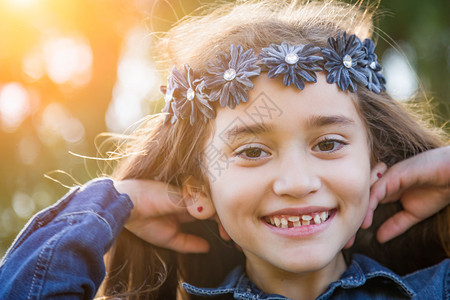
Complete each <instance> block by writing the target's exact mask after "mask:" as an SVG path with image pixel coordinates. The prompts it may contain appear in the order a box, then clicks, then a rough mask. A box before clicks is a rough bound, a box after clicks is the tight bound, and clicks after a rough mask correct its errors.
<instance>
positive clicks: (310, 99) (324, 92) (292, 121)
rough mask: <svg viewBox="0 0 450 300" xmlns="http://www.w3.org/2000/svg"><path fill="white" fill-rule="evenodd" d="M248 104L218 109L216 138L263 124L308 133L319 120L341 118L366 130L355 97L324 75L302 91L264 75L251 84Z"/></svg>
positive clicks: (321, 74) (319, 75)
mask: <svg viewBox="0 0 450 300" xmlns="http://www.w3.org/2000/svg"><path fill="white" fill-rule="evenodd" d="M253 83H254V88H253V89H252V90H250V91H249V101H248V102H247V103H241V104H239V105H237V106H236V107H235V108H234V109H229V108H220V109H218V110H217V116H216V119H215V127H216V135H217V133H218V132H223V131H224V130H227V129H230V128H231V127H233V124H234V125H241V126H242V125H244V126H245V125H248V126H250V125H254V124H265V125H273V126H274V127H278V128H284V129H292V128H304V129H306V130H308V129H310V128H309V127H311V126H310V125H311V124H313V123H314V124H317V122H312V121H314V120H317V118H320V117H323V116H325V117H342V118H341V119H345V118H346V119H349V120H351V121H353V123H354V125H355V126H356V127H357V128H361V129H363V130H365V126H364V124H363V122H362V120H361V118H360V116H359V113H358V111H357V109H356V106H355V103H356V101H357V98H356V95H355V94H353V93H350V92H348V91H345V92H343V91H341V90H339V89H338V87H337V85H336V84H329V83H327V81H326V78H325V75H324V74H323V73H319V74H318V78H317V83H309V84H308V83H307V84H306V87H305V89H304V90H298V89H297V88H296V87H294V86H289V87H286V86H285V85H284V84H283V79H282V77H280V78H275V79H270V78H268V77H267V74H266V73H263V74H261V75H260V76H258V77H257V78H255V79H254V80H253Z"/></svg>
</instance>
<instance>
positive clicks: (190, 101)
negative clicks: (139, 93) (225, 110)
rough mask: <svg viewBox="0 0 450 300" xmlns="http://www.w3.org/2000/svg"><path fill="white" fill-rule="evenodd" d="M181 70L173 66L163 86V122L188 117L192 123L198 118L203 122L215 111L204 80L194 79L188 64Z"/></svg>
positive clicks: (210, 117) (211, 116)
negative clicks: (165, 113)
mask: <svg viewBox="0 0 450 300" xmlns="http://www.w3.org/2000/svg"><path fill="white" fill-rule="evenodd" d="M183 71H184V72H183V73H181V72H180V71H179V70H178V69H177V68H176V67H174V68H173V69H172V73H171V74H170V77H169V80H168V86H167V87H166V88H165V97H164V98H165V100H166V105H165V107H164V109H163V112H167V113H168V116H167V117H166V120H165V122H167V120H168V118H170V120H171V123H172V124H173V123H175V122H176V121H177V119H186V118H188V117H189V119H190V123H191V125H193V124H194V122H195V121H196V120H197V119H198V118H201V119H203V121H204V122H206V121H207V119H212V118H214V117H215V112H214V109H213V108H212V107H211V105H210V103H209V97H208V94H207V93H205V82H204V80H203V79H202V78H200V79H196V78H195V77H194V72H193V71H192V69H191V68H190V67H189V65H188V64H185V65H184V67H183Z"/></svg>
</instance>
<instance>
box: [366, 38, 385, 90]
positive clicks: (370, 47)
mask: <svg viewBox="0 0 450 300" xmlns="http://www.w3.org/2000/svg"><path fill="white" fill-rule="evenodd" d="M363 46H364V48H363V49H364V51H365V52H366V60H367V66H366V69H367V73H368V75H369V78H368V84H367V88H368V89H369V90H370V91H373V92H375V93H379V92H381V91H383V90H385V89H386V88H385V87H384V85H385V84H386V79H385V78H384V76H383V74H381V66H380V64H379V63H378V61H377V55H376V54H375V45H374V44H373V42H372V40H370V39H365V40H364V42H363Z"/></svg>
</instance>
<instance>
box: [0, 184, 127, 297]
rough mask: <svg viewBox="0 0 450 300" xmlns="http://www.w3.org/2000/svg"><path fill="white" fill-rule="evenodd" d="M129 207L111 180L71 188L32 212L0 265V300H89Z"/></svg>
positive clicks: (124, 196) (96, 287)
mask: <svg viewBox="0 0 450 300" xmlns="http://www.w3.org/2000/svg"><path fill="white" fill-rule="evenodd" d="M132 207H133V204H132V202H131V200H130V198H129V197H128V195H126V194H119V193H118V192H117V190H116V189H115V188H114V185H113V182H112V181H111V180H110V179H96V180H93V181H90V182H88V183H87V184H85V185H84V186H82V187H77V188H73V189H72V190H70V191H69V193H67V194H66V195H65V196H64V197H63V198H62V199H61V200H59V201H58V202H57V203H56V204H55V205H53V206H51V207H49V208H47V209H45V210H43V211H41V212H39V213H38V214H36V215H35V216H34V217H33V218H32V219H31V220H30V221H29V222H28V224H27V225H26V226H25V228H24V229H23V230H22V231H21V233H20V234H19V235H18V237H17V238H16V240H15V241H14V243H13V244H12V246H11V247H10V249H9V250H8V252H7V253H6V255H5V257H4V258H3V259H2V261H1V262H0V299H48V298H51V299H92V298H94V296H95V294H96V292H97V289H98V287H99V286H100V284H101V282H102V280H103V278H104V276H105V265H104V262H103V255H104V254H105V253H106V252H107V251H108V249H109V248H110V247H111V244H112V243H113V241H114V239H115V238H116V237H117V235H118V234H119V232H120V231H121V230H122V227H123V225H124V224H125V222H126V220H127V219H128V217H129V214H130V211H131V209H132Z"/></svg>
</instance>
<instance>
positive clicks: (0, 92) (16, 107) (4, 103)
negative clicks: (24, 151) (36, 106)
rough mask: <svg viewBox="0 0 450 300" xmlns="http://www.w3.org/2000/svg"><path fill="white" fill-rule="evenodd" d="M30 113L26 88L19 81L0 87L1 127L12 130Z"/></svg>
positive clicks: (7, 130) (8, 130)
mask: <svg viewBox="0 0 450 300" xmlns="http://www.w3.org/2000/svg"><path fill="white" fill-rule="evenodd" d="M29 113H30V99H29V97H28V92H27V90H26V88H25V87H24V86H23V85H22V84H21V83H19V82H12V83H7V84H5V85H3V86H2V87H0V119H1V124H2V129H3V130H4V131H6V132H12V131H14V130H16V129H17V127H19V125H20V124H21V123H22V121H23V120H24V119H25V118H26V117H27V116H28V114H29Z"/></svg>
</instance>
